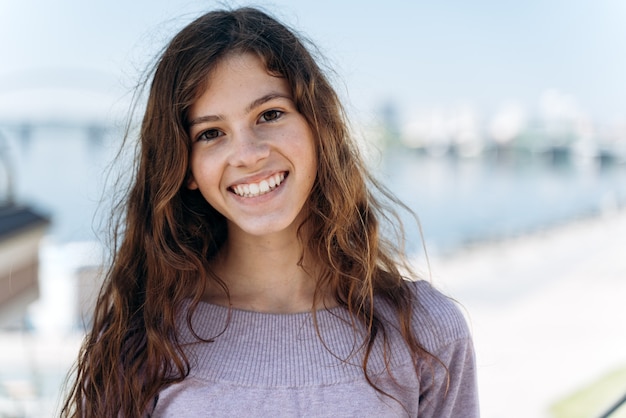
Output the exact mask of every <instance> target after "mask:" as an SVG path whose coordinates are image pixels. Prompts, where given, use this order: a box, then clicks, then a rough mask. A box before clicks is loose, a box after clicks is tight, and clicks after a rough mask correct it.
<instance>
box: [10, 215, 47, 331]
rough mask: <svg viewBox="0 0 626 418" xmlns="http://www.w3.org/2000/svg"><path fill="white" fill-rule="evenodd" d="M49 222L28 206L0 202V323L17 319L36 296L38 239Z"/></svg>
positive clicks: (37, 289) (37, 292) (37, 283)
mask: <svg viewBox="0 0 626 418" xmlns="http://www.w3.org/2000/svg"><path fill="white" fill-rule="evenodd" d="M49 224H50V220H49V219H48V218H47V217H45V216H42V215H40V214H38V213H36V212H35V211H33V210H32V209H31V208H29V207H26V206H20V205H16V204H12V203H3V204H0V326H7V325H11V324H15V323H18V321H19V320H21V319H22V318H23V317H24V315H25V314H26V309H27V308H28V305H29V304H30V303H31V302H34V301H35V300H36V299H37V298H38V297H39V281H38V273H39V242H40V241H41V238H42V237H43V235H44V233H45V232H46V229H47V227H48V225H49Z"/></svg>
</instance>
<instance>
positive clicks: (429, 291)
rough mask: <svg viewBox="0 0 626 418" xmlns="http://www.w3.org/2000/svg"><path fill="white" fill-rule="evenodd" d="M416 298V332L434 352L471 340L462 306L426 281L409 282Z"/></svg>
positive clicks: (414, 324)
mask: <svg viewBox="0 0 626 418" xmlns="http://www.w3.org/2000/svg"><path fill="white" fill-rule="evenodd" d="M406 286H407V287H408V288H409V289H410V291H411V295H412V298H413V317H412V320H413V329H414V332H415V333H416V336H417V337H418V339H419V341H420V343H421V344H423V345H424V346H425V348H427V349H428V350H430V351H431V352H432V351H434V352H437V351H439V350H441V349H442V348H444V347H446V346H448V345H450V344H452V343H455V342H459V343H462V342H464V341H468V340H471V335H470V330H469V328H468V326H467V321H466V319H465V316H464V315H463V312H462V310H461V308H460V305H459V304H458V303H457V302H456V301H454V300H453V299H451V298H449V297H447V296H445V295H444V294H443V293H441V292H440V291H439V290H437V289H436V288H435V287H433V286H432V285H431V284H430V283H429V282H427V281H424V280H417V281H407V282H406Z"/></svg>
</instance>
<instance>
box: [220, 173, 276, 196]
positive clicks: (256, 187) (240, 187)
mask: <svg viewBox="0 0 626 418" xmlns="http://www.w3.org/2000/svg"><path fill="white" fill-rule="evenodd" d="M286 177H287V172H281V173H276V174H274V175H273V176H270V177H268V178H266V179H264V180H261V181H260V182H258V183H247V184H237V185H235V186H231V187H230V188H229V189H230V191H231V192H233V193H235V194H236V195H237V196H240V197H257V196H262V195H264V194H266V193H269V192H271V191H272V190H274V189H276V188H277V187H278V186H280V185H281V183H282V182H283V181H284V180H285V178H286Z"/></svg>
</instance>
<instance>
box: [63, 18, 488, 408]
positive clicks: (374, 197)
mask: <svg viewBox="0 0 626 418" xmlns="http://www.w3.org/2000/svg"><path fill="white" fill-rule="evenodd" d="M140 139H141V144H140V155H139V160H138V167H137V170H136V173H135V177H134V183H133V185H132V188H131V190H130V192H129V195H128V197H127V203H126V206H125V216H124V217H123V225H122V230H123V233H121V234H120V235H121V237H118V238H119V242H120V245H119V248H117V250H116V251H115V256H114V258H113V262H112V266H111V267H110V270H109V272H108V275H107V280H106V282H105V285H104V287H103V290H102V292H101V296H100V298H99V300H98V304H97V308H96V313H95V318H94V325H93V329H92V331H91V333H90V334H89V335H88V336H87V338H86V341H85V343H84V346H83V349H82V351H81V354H80V358H79V361H78V365H77V370H76V377H75V379H76V380H75V383H74V385H73V387H72V390H71V393H70V394H69V397H68V399H67V401H66V403H65V405H64V408H63V412H62V414H63V415H64V416H79V417H92V416H98V417H104V416H106V417H113V416H123V417H139V416H153V417H198V416H292V417H297V416H333V417H337V416H346V417H348V416H350V417H352V416H376V417H382V416H419V417H475V416H478V406H477V404H478V403H477V394H476V380H475V365H474V353H473V348H472V341H471V337H470V334H469V332H468V329H467V326H466V323H465V321H464V319H463V316H462V315H461V313H460V311H459V310H458V308H457V307H456V306H455V305H454V303H453V302H451V301H450V300H449V299H447V298H445V297H444V296H442V295H441V294H440V293H439V292H437V291H436V290H434V289H433V288H432V287H431V286H430V285H429V284H428V283H426V282H424V281H420V280H416V279H415V278H414V277H412V278H411V279H412V280H407V279H405V277H404V276H403V273H402V272H405V271H407V269H406V263H404V261H403V260H404V258H403V255H402V254H401V251H400V250H401V249H400V248H398V246H397V245H394V244H393V242H396V243H397V242H398V241H392V239H401V238H402V237H399V238H398V237H383V236H382V234H381V230H382V229H383V228H381V224H380V222H381V221H382V222H388V223H391V220H392V219H394V215H393V211H391V210H390V209H388V207H389V205H387V204H384V203H382V202H381V201H380V200H379V198H380V197H381V196H383V197H384V196H387V197H389V198H390V199H391V201H392V202H394V199H393V198H392V197H391V196H390V195H389V194H388V193H386V192H385V189H384V188H382V187H381V186H380V185H379V184H378V183H376V181H374V180H373V179H372V178H371V177H370V175H369V174H368V172H367V171H366V169H365V167H364V166H363V163H362V161H361V159H360V158H359V155H358V152H357V150H356V149H355V145H354V143H353V142H352V139H351V137H350V134H349V132H348V129H347V125H346V122H345V120H344V118H343V112H342V108H341V105H340V103H339V101H338V99H337V96H336V94H335V92H334V91H333V89H332V87H331V86H330V84H329V82H328V81H327V79H326V78H325V76H324V75H323V74H322V72H321V71H320V68H319V67H318V65H317V64H316V63H315V60H314V58H313V57H312V55H311V54H310V53H309V52H308V51H307V49H306V48H305V47H304V46H303V43H302V41H301V40H300V39H299V38H298V37H297V36H296V35H295V34H294V33H293V32H292V31H291V30H289V29H288V28H286V27H285V26H284V25H283V24H281V23H279V22H277V21H276V20H275V19H273V18H271V17H270V16H268V15H266V14H265V13H263V12H261V11H258V10H255V9H250V8H243V9H238V10H234V11H216V12H211V13H208V14H206V15H204V16H202V17H200V18H199V19H197V20H196V21H194V22H193V23H191V24H189V25H188V26H187V27H186V28H184V29H183V30H182V31H181V32H180V33H179V34H178V35H176V36H175V38H174V39H173V40H172V41H171V43H170V44H169V45H168V47H167V49H166V50H165V52H164V53H163V54H162V56H161V57H160V60H159V61H158V63H157V66H156V70H155V72H154V75H153V80H152V85H151V88H150V94H149V98H148V102H147V107H146V111H145V115H144V118H143V124H142V127H141V132H140ZM384 229H385V230H387V229H389V228H384ZM400 232H401V231H400Z"/></svg>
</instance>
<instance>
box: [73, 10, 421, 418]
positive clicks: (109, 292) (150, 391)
mask: <svg viewBox="0 0 626 418" xmlns="http://www.w3.org/2000/svg"><path fill="white" fill-rule="evenodd" d="M303 39H304V38H302V37H300V36H298V35H296V34H295V32H294V31H293V30H291V29H289V28H288V27H286V26H285V25H284V24H282V23H280V22H278V21H277V20H275V19H274V18H272V17H270V16H268V15H267V14H265V13H263V12H261V11H259V10H257V9H252V8H241V9H237V10H232V11H231V10H224V11H213V12H210V13H208V14H205V15H203V16H201V17H200V18H198V19H196V20H195V21H193V22H192V23H190V24H189V25H188V26H186V27H185V28H184V29H183V30H182V31H181V32H179V33H178V34H177V35H176V36H175V37H174V38H173V39H172V41H171V42H170V43H169V45H168V46H167V47H166V48H165V50H164V52H163V53H162V54H161V56H160V58H159V60H158V62H157V63H156V67H155V70H154V71H153V72H152V73H151V74H153V75H152V77H151V79H152V83H151V85H150V90H149V96H148V100H147V104H146V110H145V114H144V117H143V121H142V125H141V129H140V133H139V136H140V145H139V153H138V158H137V162H136V169H135V173H134V182H133V183H132V184H131V186H130V187H129V190H128V193H127V194H126V195H125V197H124V202H125V203H124V207H123V209H122V210H123V216H121V217H120V218H119V219H120V221H119V222H120V223H119V224H118V225H117V228H115V230H114V231H115V232H114V236H113V241H114V243H116V244H114V248H113V256H112V257H113V258H112V261H111V265H110V267H109V270H108V272H107V275H106V277H105V282H104V285H103V287H102V290H101V292H100V295H99V298H98V301H97V305H96V309H95V313H94V318H93V328H92V330H91V332H90V333H89V334H88V335H87V337H86V339H85V341H84V344H83V346H82V349H81V352H80V355H79V359H78V362H77V365H76V367H75V370H74V375H73V384H72V385H71V388H70V389H69V393H68V395H67V398H66V400H65V403H64V405H63V408H62V412H61V414H62V416H79V417H95V416H111V417H113V416H124V417H134V416H142V415H145V414H146V411H149V410H150V408H151V406H152V404H151V403H152V402H153V400H154V399H155V396H156V395H157V394H158V392H159V391H160V390H161V389H163V388H164V387H165V386H167V385H169V384H172V383H175V382H179V381H181V380H183V379H184V378H185V376H187V375H188V373H189V369H190V363H189V362H188V360H187V358H186V356H185V354H184V352H183V350H182V349H181V344H180V342H179V339H178V338H179V337H178V334H177V327H176V320H177V315H179V314H180V311H181V305H182V302H183V301H184V300H189V299H190V300H191V309H190V310H189V312H188V315H187V321H188V322H190V318H191V315H192V313H193V311H194V309H195V307H196V306H197V304H198V303H199V301H200V299H201V296H202V294H203V292H204V290H205V286H206V282H205V281H206V280H207V278H209V279H212V280H216V281H218V284H219V285H220V286H222V288H223V289H224V290H225V291H226V292H227V288H226V286H225V284H224V283H223V282H221V281H220V280H219V278H218V277H216V275H215V274H213V273H212V271H211V265H210V262H211V260H212V258H213V257H214V256H215V254H216V253H217V252H218V251H219V249H220V248H221V247H222V245H223V244H224V242H225V241H226V240H227V228H226V221H225V218H224V217H223V216H222V215H221V214H220V213H218V212H217V211H216V210H215V209H214V208H212V207H211V206H210V205H209V204H208V203H207V202H206V201H205V200H204V198H203V197H202V196H201V195H200V193H199V191H197V190H189V189H188V188H187V187H186V184H187V180H188V176H189V159H190V153H191V140H190V138H189V135H188V112H189V109H190V107H191V106H192V104H193V103H194V101H195V100H196V98H197V97H199V95H200V94H201V93H202V92H203V90H204V88H205V86H206V80H207V78H208V75H209V74H210V73H211V71H212V70H213V68H215V66H216V65H217V63H219V62H220V60H221V59H223V58H224V57H225V56H227V55H229V54H235V53H254V54H257V55H258V56H259V57H260V58H261V59H262V60H263V62H264V63H265V65H266V68H267V71H268V72H269V73H271V74H275V75H279V76H281V77H284V78H285V79H286V80H287V82H288V83H289V85H290V87H291V90H292V93H293V99H294V101H295V103H296V106H297V109H298V111H299V112H300V113H301V114H302V115H303V116H304V117H305V118H306V120H307V122H308V124H309V126H310V128H311V129H312V131H313V133H314V137H315V139H316V148H317V155H318V167H317V180H316V182H315V184H314V186H313V190H312V193H311V195H310V198H309V202H308V207H309V208H310V210H309V214H308V218H307V219H306V220H305V222H306V225H307V227H306V230H307V234H306V236H305V237H304V238H303V236H304V235H302V236H301V237H300V239H303V240H306V242H303V247H304V248H305V249H306V251H307V255H310V256H311V257H314V258H315V259H316V260H317V262H318V263H319V265H321V266H322V274H321V275H320V277H319V278H318V282H317V288H316V292H315V297H314V298H315V301H314V305H313V306H316V303H315V302H316V301H321V300H323V298H324V297H326V295H331V297H334V299H335V300H336V302H337V303H338V304H339V305H341V306H343V307H344V308H345V309H346V310H347V311H348V312H349V313H350V314H351V315H352V317H353V318H354V319H355V325H354V326H355V330H356V326H357V325H356V324H357V323H360V324H362V328H364V329H365V330H366V332H365V335H364V337H363V341H362V347H363V349H364V353H365V354H364V356H363V357H362V367H363V371H364V375H365V378H366V379H367V381H368V382H369V383H370V385H372V386H373V387H374V388H376V389H377V390H379V391H381V392H382V390H380V389H378V388H377V387H376V385H375V384H374V383H373V381H372V379H371V378H370V376H369V374H368V367H367V365H368V361H369V358H370V354H371V352H372V349H373V347H374V341H375V340H377V339H378V338H380V339H382V341H383V342H384V344H383V346H384V347H385V350H389V344H388V343H387V334H388V330H386V328H385V326H384V324H383V321H382V318H381V317H380V316H379V313H378V312H377V310H376V307H375V304H374V298H375V297H377V298H381V299H382V300H385V301H386V302H387V303H388V304H389V305H391V306H393V307H394V308H395V313H396V314H397V319H398V322H397V323H398V324H399V330H400V333H401V335H402V337H403V338H404V341H405V342H406V344H407V346H408V347H409V349H410V351H411V353H413V356H414V360H415V362H414V363H415V364H417V362H418V360H419V359H420V358H424V357H427V356H430V354H429V353H428V352H427V351H426V350H425V349H424V348H423V346H422V345H421V344H420V342H419V341H418V340H417V338H416V336H415V335H414V332H413V331H412V324H411V316H412V309H413V305H414V303H416V301H414V300H413V299H414V298H413V297H412V294H411V291H410V289H408V287H407V286H406V282H405V280H404V279H403V275H402V272H403V271H404V268H406V263H403V260H404V259H403V258H402V257H401V255H402V253H403V250H402V248H399V245H400V244H399V243H401V242H403V240H404V236H403V232H402V229H401V228H399V229H397V230H395V232H396V233H397V235H398V236H393V237H388V239H385V237H383V234H381V229H382V228H381V225H380V224H381V222H384V223H385V224H386V225H388V226H393V225H398V222H399V219H398V217H397V215H396V214H395V212H394V211H393V210H392V204H396V203H399V202H397V201H396V200H395V199H394V198H393V196H391V195H390V194H389V193H388V192H387V191H386V189H385V188H384V187H381V185H380V184H379V183H377V182H376V181H375V180H374V179H373V178H372V177H371V176H370V174H369V173H368V171H367V169H366V167H365V165H364V163H363V161H362V159H361V158H360V156H359V152H358V149H357V146H356V144H355V143H354V141H353V139H352V138H351V135H350V132H349V128H348V124H347V122H346V118H345V116H344V111H343V109H342V106H341V104H340V101H339V99H338V96H337V94H336V92H335V91H334V89H333V88H332V86H331V84H330V83H329V81H328V79H327V78H326V76H325V75H324V74H323V72H322V71H321V69H320V67H319V66H318V65H317V63H316V61H315V58H314V57H313V55H312V54H311V53H310V52H309V50H308V49H307V47H306V46H305V41H304V40H303ZM385 202H386V203H385ZM392 229H393V228H392ZM389 239H393V242H394V244H393V245H392V244H391V243H390V240H389ZM359 335H362V334H361V333H360V334H359ZM388 354H389V353H386V355H385V358H388ZM416 372H417V365H416Z"/></svg>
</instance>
